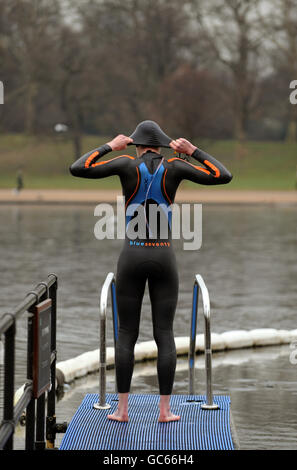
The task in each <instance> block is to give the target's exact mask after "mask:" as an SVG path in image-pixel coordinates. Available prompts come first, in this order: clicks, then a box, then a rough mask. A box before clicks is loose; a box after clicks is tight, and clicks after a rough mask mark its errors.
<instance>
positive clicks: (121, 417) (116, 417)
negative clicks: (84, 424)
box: [107, 410, 129, 422]
mask: <svg viewBox="0 0 297 470" xmlns="http://www.w3.org/2000/svg"><path fill="white" fill-rule="evenodd" d="M107 418H108V419H112V420H113V421H121V422H127V421H128V420H129V417H128V412H127V411H121V412H120V411H119V410H116V411H115V412H114V413H113V414H112V415H107Z"/></svg>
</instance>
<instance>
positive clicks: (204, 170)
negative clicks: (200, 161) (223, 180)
mask: <svg viewBox="0 0 297 470" xmlns="http://www.w3.org/2000/svg"><path fill="white" fill-rule="evenodd" d="M172 160H181V161H183V162H184V163H187V164H188V165H191V166H192V167H193V168H196V170H199V171H203V172H204V173H206V174H207V175H210V171H208V170H206V168H202V166H196V165H193V164H192V163H190V162H187V161H186V160H183V159H182V158H178V157H174V158H170V159H169V160H168V161H169V162H172ZM209 166H210V167H211V168H212V166H211V164H210V165H209ZM213 167H214V168H216V167H215V166H214V165H213ZM214 168H213V169H214ZM216 170H217V171H219V170H218V169H217V168H216Z"/></svg>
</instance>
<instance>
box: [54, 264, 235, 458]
mask: <svg viewBox="0 0 297 470" xmlns="http://www.w3.org/2000/svg"><path fill="white" fill-rule="evenodd" d="M109 290H110V291H111V300H112V312H113V326H114V342H115V344H116V341H117V325H118V316H117V306H116V297H115V277H114V274H113V273H109V274H108V276H107V278H106V280H105V283H104V285H103V287H102V291H101V299H100V364H99V377H100V381H99V394H88V395H86V396H85V398H84V399H83V401H82V403H81V405H80V406H79V408H78V409H77V411H76V413H75V415H74V416H73V418H72V420H71V421H70V423H69V425H68V428H67V431H66V434H65V436H64V438H63V440H62V443H61V446H60V450H233V449H234V448H236V449H237V448H238V447H239V446H238V443H237V439H236V437H235V439H234V436H236V434H235V430H234V426H233V424H232V417H231V410H230V397H229V396H223V395H214V396H213V393H212V377H211V371H212V367H211V333H210V302H209V294H208V290H207V288H206V286H205V283H204V281H203V279H202V277H201V276H200V275H199V274H197V275H196V276H195V282H194V286H193V303H192V319H191V328H190V343H189V391H188V394H187V395H186V394H185V395H172V396H171V400H170V404H171V410H172V412H173V413H174V414H178V415H180V417H181V418H180V420H179V421H173V422H168V423H159V422H158V416H159V395H151V394H145V395H142V394H130V395H129V421H128V422H127V423H123V422H117V421H114V420H110V419H108V418H107V415H108V414H112V413H113V412H114V411H115V409H116V407H117V403H118V399H117V398H118V395H117V394H116V393H114V394H107V393H106V337H105V336H106V310H107V299H108V292H109ZM200 293H201V295H202V303H203V315H204V349H205V370H206V395H196V394H195V345H196V327H197V314H198V298H199V294H200Z"/></svg>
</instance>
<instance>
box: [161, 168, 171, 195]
mask: <svg viewBox="0 0 297 470" xmlns="http://www.w3.org/2000/svg"><path fill="white" fill-rule="evenodd" d="M166 173H167V168H166V170H165V173H164V176H163V189H164V193H165V195H166V197H167V199H168V201H169V203H170V204H171V200H170V198H169V197H168V194H167V192H166V188H165V177H166Z"/></svg>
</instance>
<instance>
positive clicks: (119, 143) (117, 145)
mask: <svg viewBox="0 0 297 470" xmlns="http://www.w3.org/2000/svg"><path fill="white" fill-rule="evenodd" d="M132 142H133V139H130V137H127V136H126V135H123V134H119V135H117V136H116V137H115V138H114V139H112V140H111V141H110V142H107V144H108V145H109V146H110V147H111V149H112V150H124V149H125V148H126V147H127V145H128V144H131V143H132Z"/></svg>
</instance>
